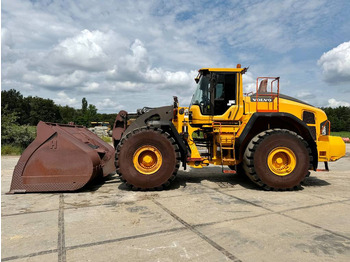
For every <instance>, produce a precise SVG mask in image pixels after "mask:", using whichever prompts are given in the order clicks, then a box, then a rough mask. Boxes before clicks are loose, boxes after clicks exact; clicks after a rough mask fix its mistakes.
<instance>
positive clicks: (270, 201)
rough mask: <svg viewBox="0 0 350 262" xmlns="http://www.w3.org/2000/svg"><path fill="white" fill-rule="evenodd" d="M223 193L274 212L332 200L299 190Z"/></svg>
mask: <svg viewBox="0 0 350 262" xmlns="http://www.w3.org/2000/svg"><path fill="white" fill-rule="evenodd" d="M225 194H228V195H231V196H233V197H237V198H239V199H244V200H246V201H248V202H250V203H253V204H256V205H259V206H262V207H264V208H267V209H269V210H272V211H274V212H281V211H284V210H288V209H295V208H301V207H308V206H314V205H321V204H324V203H327V202H332V200H325V199H323V198H319V197H316V196H312V195H307V194H303V193H302V192H301V191H292V192H290V191H286V192H270V191H262V190H259V191H256V192H249V193H248V192H247V191H241V190H240V191H226V192H225Z"/></svg>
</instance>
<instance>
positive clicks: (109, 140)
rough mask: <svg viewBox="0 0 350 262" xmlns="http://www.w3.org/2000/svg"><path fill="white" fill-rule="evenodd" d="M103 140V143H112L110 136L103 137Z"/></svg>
mask: <svg viewBox="0 0 350 262" xmlns="http://www.w3.org/2000/svg"><path fill="white" fill-rule="evenodd" d="M101 139H102V140H103V141H105V142H107V143H110V142H112V138H111V137H109V136H103V137H101Z"/></svg>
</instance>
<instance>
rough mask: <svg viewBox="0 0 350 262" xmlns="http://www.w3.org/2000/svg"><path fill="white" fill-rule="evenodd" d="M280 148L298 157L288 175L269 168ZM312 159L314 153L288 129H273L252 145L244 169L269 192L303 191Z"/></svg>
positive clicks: (245, 157)
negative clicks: (302, 184) (302, 186)
mask: <svg viewBox="0 0 350 262" xmlns="http://www.w3.org/2000/svg"><path fill="white" fill-rule="evenodd" d="M278 148H284V149H288V150H290V151H291V152H292V153H293V154H294V156H295V157H293V159H294V160H295V163H296V164H295V165H291V166H292V168H290V169H289V170H288V171H287V172H286V175H277V174H276V171H275V172H274V171H273V168H270V167H269V164H268V157H269V154H270V153H271V154H273V152H274V150H278ZM312 159H313V157H312V153H311V149H310V147H309V145H308V144H307V142H306V141H305V140H304V139H303V138H302V137H301V136H299V135H297V134H296V133H294V132H292V131H289V130H286V129H270V130H267V131H264V132H262V133H260V134H258V135H257V136H255V137H254V138H253V139H252V140H251V141H250V143H249V144H248V146H247V148H246V150H245V153H244V157H243V167H244V170H245V172H246V175H247V176H248V177H249V178H250V179H251V180H252V181H253V182H254V183H256V184H257V185H259V186H260V187H263V188H264V189H265V190H290V189H299V188H300V187H301V186H300V184H301V182H303V181H304V179H305V177H306V176H307V174H308V173H309V171H308V170H309V169H310V167H311V166H312ZM288 161H289V160H288V158H287V162H288ZM270 163H271V160H270ZM277 172H278V171H277ZM288 172H290V173H288Z"/></svg>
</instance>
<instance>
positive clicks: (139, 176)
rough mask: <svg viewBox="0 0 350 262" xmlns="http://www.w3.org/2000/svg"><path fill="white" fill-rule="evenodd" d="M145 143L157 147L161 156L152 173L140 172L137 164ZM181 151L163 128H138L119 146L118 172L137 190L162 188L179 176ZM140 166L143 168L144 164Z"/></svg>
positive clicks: (117, 152)
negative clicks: (135, 162)
mask: <svg viewBox="0 0 350 262" xmlns="http://www.w3.org/2000/svg"><path fill="white" fill-rule="evenodd" d="M143 147H153V148H155V149H156V150H157V152H159V154H160V156H161V157H159V158H160V159H161V161H160V162H159V163H161V164H160V165H159V167H158V169H157V170H154V172H153V171H152V173H150V174H145V173H142V170H141V172H140V171H139V170H138V169H137V168H136V167H135V165H134V160H135V159H136V160H137V159H138V158H137V157H135V155H136V156H137V152H139V150H140V148H143ZM179 151H180V150H179V147H178V145H177V144H176V142H175V140H174V139H173V138H172V137H171V136H170V135H169V134H168V133H166V132H164V131H163V130H161V129H156V128H147V127H144V128H139V129H135V130H133V131H132V132H130V133H129V134H127V135H126V136H125V137H124V138H123V139H122V140H121V141H120V143H119V145H118V147H117V150H116V168H117V173H118V174H119V176H120V178H121V180H122V181H123V182H126V185H127V186H129V187H131V188H132V189H134V190H146V189H156V190H162V189H163V188H165V187H167V186H169V185H170V182H171V181H173V180H174V178H175V176H176V173H177V171H178V169H179V166H180V153H179ZM155 158H156V159H157V157H155ZM136 160H135V161H136ZM157 161H158V159H157ZM157 161H156V162H157ZM138 167H139V169H140V166H138Z"/></svg>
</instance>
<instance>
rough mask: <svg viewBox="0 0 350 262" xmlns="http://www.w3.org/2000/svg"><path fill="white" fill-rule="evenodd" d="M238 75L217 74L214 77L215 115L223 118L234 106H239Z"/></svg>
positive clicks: (213, 97)
mask: <svg viewBox="0 0 350 262" xmlns="http://www.w3.org/2000/svg"><path fill="white" fill-rule="evenodd" d="M239 75H240V74H238V73H222V72H221V73H215V74H214V75H213V77H212V79H213V86H214V90H213V93H212V99H211V100H212V101H213V102H214V103H213V107H214V110H213V115H214V116H221V115H223V114H225V112H227V110H228V109H230V108H231V107H232V106H235V105H237V83H238V81H237V78H239Z"/></svg>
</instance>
